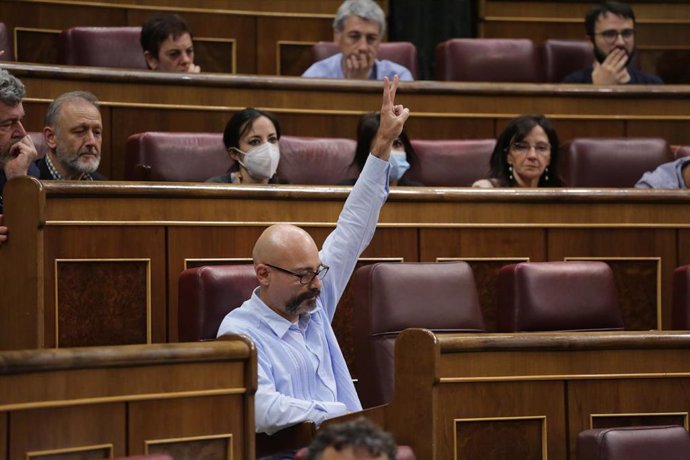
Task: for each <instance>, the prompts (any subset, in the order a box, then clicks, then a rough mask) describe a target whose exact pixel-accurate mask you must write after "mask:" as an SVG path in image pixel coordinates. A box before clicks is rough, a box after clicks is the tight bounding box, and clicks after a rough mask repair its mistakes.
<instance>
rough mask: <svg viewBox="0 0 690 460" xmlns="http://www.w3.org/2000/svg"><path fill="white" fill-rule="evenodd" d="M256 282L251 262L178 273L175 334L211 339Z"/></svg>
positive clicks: (186, 338)
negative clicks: (226, 316)
mask: <svg viewBox="0 0 690 460" xmlns="http://www.w3.org/2000/svg"><path fill="white" fill-rule="evenodd" d="M258 285H259V281H258V280H257V279H256V274H255V272H254V265H252V264H238V265H207V266H203V267H195V268H189V269H187V270H185V271H183V272H182V273H181V274H180V278H179V285H178V307H177V309H178V334H179V340H180V341H181V342H194V341H198V340H209V339H215V338H216V334H217V333H218V327H219V326H220V323H221V322H222V321H223V318H225V315H227V314H228V313H230V311H231V310H234V309H235V308H237V307H239V306H240V305H242V303H243V302H244V301H245V300H247V299H249V298H250V297H251V295H252V292H253V291H254V289H255V288H256V287H257V286H258Z"/></svg>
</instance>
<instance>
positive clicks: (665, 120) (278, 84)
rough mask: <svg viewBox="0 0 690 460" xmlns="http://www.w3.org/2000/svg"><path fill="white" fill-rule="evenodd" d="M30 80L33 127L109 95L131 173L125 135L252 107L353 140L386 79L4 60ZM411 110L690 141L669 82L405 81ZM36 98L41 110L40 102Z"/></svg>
mask: <svg viewBox="0 0 690 460" xmlns="http://www.w3.org/2000/svg"><path fill="white" fill-rule="evenodd" d="M4 67H6V68H7V69H8V70H9V71H10V72H12V73H14V74H15V75H17V76H18V77H19V78H21V79H22V81H23V82H24V83H25V85H26V87H27V94H28V95H29V96H30V97H29V98H27V99H26V100H25V102H24V105H25V106H26V107H27V112H29V113H30V114H31V117H30V119H29V120H28V122H29V126H30V129H31V130H40V128H41V123H42V121H41V118H42V117H41V116H40V114H41V111H42V110H43V107H45V104H46V101H50V100H52V99H53V98H54V97H56V96H58V95H59V94H61V93H63V92H65V91H71V90H74V89H78V88H80V89H86V90H90V91H92V92H93V93H94V94H96V96H98V98H99V99H100V100H101V101H102V105H101V107H102V110H103V112H104V120H106V121H107V120H109V123H110V126H106V135H107V134H108V132H109V133H110V141H108V139H106V140H105V144H104V147H103V150H104V159H103V161H104V167H106V168H107V167H108V165H110V170H108V169H104V170H103V172H104V173H105V174H106V175H108V177H110V178H112V179H122V178H123V177H124V159H123V157H124V155H123V153H122V152H124V147H123V146H124V143H125V141H126V139H127V136H129V135H131V134H134V133H136V132H142V131H145V130H156V131H199V132H219V131H221V130H222V129H223V128H224V126H225V123H226V122H227V120H228V119H229V117H230V116H231V114H232V113H234V112H236V111H238V110H241V109H243V108H245V107H260V108H263V109H266V110H270V111H272V112H275V113H276V114H277V116H278V118H279V119H280V120H281V125H282V128H283V130H282V131H283V132H284V133H286V134H288V133H289V134H291V135H298V136H323V137H345V138H354V137H355V132H356V124H357V121H358V119H359V117H360V116H361V114H362V113H364V112H369V111H372V110H376V109H377V108H378V107H380V104H381V101H380V99H381V96H380V94H381V83H380V82H358V83H356V84H353V83H351V82H347V81H341V80H318V81H316V80H308V79H301V78H290V77H274V78H270V79H269V78H260V77H246V76H226V75H203V74H202V75H190V76H180V75H176V74H171V75H161V74H156V73H153V72H137V71H131V72H123V71H115V70H105V69H104V70H94V69H90V68H79V67H63V66H27V65H21V64H5V65H4ZM398 99H399V101H400V102H401V103H403V104H405V105H406V106H408V107H410V108H411V110H412V117H411V118H410V120H409V122H408V123H407V126H408V130H409V134H410V135H411V136H412V137H413V138H416V139H448V138H465V139H477V138H490V137H494V136H495V135H496V134H497V133H498V132H500V130H501V129H502V128H503V127H504V126H505V124H506V123H507V122H508V121H509V120H510V119H511V118H513V117H515V116H517V115H519V114H522V113H527V112H532V113H544V114H546V115H547V116H548V117H550V118H551V119H552V120H553V123H554V125H555V127H556V129H558V130H559V134H560V137H561V139H562V140H564V141H565V140H568V139H570V138H573V137H587V136H614V137H615V136H652V137H659V136H661V137H665V138H666V139H667V141H668V142H669V144H678V145H685V144H690V131H689V130H687V129H685V126H687V124H688V122H690V88H688V87H686V86H671V85H666V86H663V87H658V88H651V87H644V86H638V87H624V88H621V87H615V88H611V89H598V88H594V87H592V86H591V85H587V86H579V85H533V84H499V85H496V84H482V83H463V84H459V83H445V82H412V83H402V84H401V86H400V88H399V91H398ZM33 105H38V106H39V107H35V108H34V107H32V106H33Z"/></svg>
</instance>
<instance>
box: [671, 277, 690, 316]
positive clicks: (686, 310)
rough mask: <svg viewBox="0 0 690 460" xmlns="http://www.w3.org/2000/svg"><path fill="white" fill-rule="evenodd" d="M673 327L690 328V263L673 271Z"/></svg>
mask: <svg viewBox="0 0 690 460" xmlns="http://www.w3.org/2000/svg"><path fill="white" fill-rule="evenodd" d="M671 312H672V313H671V328H672V329H690V265H683V266H681V267H678V268H676V269H675V271H674V272H673V308H672V309H671Z"/></svg>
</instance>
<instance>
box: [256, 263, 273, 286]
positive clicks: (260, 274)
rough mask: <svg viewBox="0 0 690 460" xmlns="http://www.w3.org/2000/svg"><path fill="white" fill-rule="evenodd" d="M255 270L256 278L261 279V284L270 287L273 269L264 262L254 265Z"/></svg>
mask: <svg viewBox="0 0 690 460" xmlns="http://www.w3.org/2000/svg"><path fill="white" fill-rule="evenodd" d="M254 271H255V272H256V279H258V280H259V284H260V285H261V286H263V287H268V285H269V284H271V275H270V273H271V270H269V268H268V267H267V266H266V265H264V264H256V265H255V266H254Z"/></svg>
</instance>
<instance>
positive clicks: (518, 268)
mask: <svg viewBox="0 0 690 460" xmlns="http://www.w3.org/2000/svg"><path fill="white" fill-rule="evenodd" d="M497 329H498V331H499V332H529V331H589V330H620V329H623V319H622V317H621V312H620V309H619V306H618V293H617V291H616V286H615V284H614V279H613V271H612V270H611V267H609V266H608V265H607V264H606V263H604V262H597V261H572V262H522V263H518V264H511V265H506V266H505V267H502V268H501V269H500V270H499V272H498V311H497Z"/></svg>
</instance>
